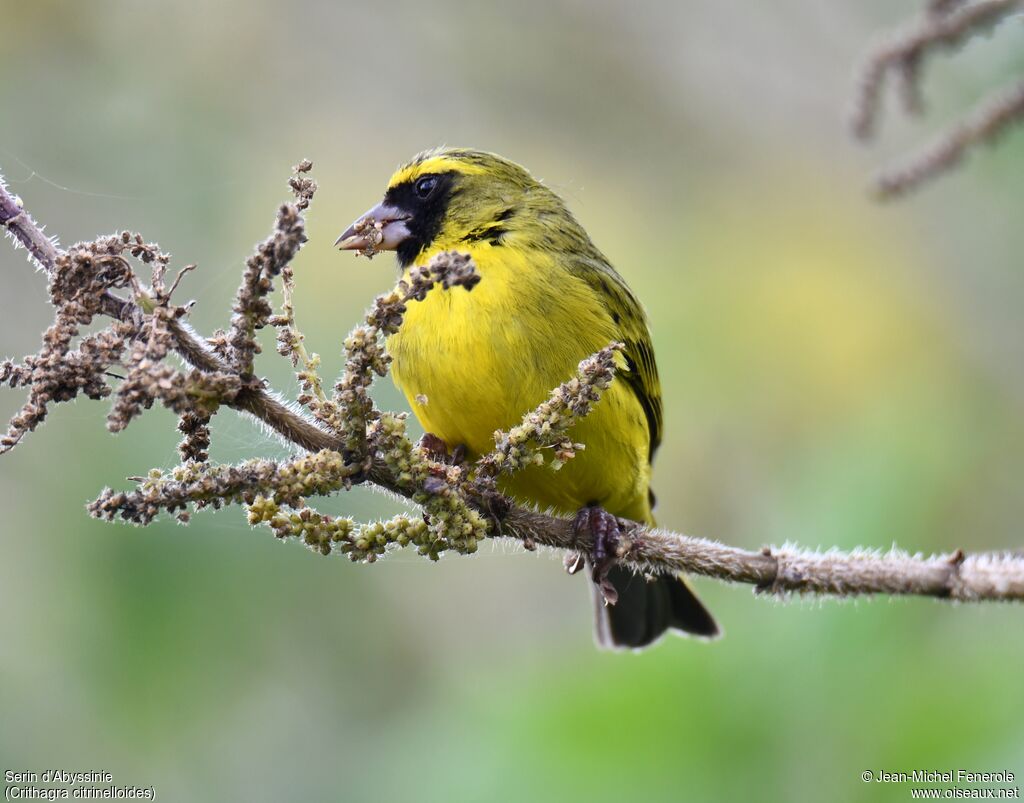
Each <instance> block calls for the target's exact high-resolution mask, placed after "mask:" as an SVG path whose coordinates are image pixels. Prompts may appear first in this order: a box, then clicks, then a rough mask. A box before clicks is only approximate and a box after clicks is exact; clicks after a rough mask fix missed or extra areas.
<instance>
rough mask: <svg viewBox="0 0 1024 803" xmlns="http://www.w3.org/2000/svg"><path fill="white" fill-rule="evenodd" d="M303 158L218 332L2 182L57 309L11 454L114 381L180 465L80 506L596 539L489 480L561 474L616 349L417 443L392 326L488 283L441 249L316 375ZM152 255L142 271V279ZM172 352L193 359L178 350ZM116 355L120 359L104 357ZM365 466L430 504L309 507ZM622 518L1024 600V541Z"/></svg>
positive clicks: (647, 551)
mask: <svg viewBox="0 0 1024 803" xmlns="http://www.w3.org/2000/svg"><path fill="white" fill-rule="evenodd" d="M933 5H938V3H935V4H933ZM944 5H947V6H948V5H952V4H951V3H949V1H948V0H947V2H946V3H945V4H944ZM979 125H981V124H979ZM310 168H311V165H310V164H309V163H308V162H303V163H301V164H300V165H299V166H298V167H297V168H296V171H295V173H294V175H293V177H292V180H291V182H290V185H291V187H292V190H293V192H294V193H295V200H294V202H292V203H288V204H285V205H283V206H282V207H281V208H280V210H279V212H278V217H277V223H276V226H275V231H274V233H273V234H272V235H271V237H270V238H269V239H268V240H266V241H265V242H264V243H263V244H261V245H260V246H259V247H258V249H257V252H256V254H255V255H254V256H253V257H251V258H250V260H249V261H248V262H247V263H246V266H245V271H244V274H243V275H244V278H243V281H242V285H241V288H240V290H239V293H238V296H237V298H236V300H235V304H234V307H233V313H234V315H233V317H232V320H231V324H230V331H229V332H220V333H218V334H215V335H214V336H213V337H211V338H208V339H206V338H202V337H200V336H198V335H197V334H195V333H194V332H193V331H192V330H191V329H190V328H189V327H188V326H187V325H186V324H185V319H186V318H187V316H188V313H189V310H190V306H180V305H177V304H175V303H174V302H173V300H172V296H173V294H174V290H175V288H176V287H177V286H178V283H179V281H180V279H181V278H182V276H183V275H184V273H187V272H188V271H189V270H191V268H192V266H188V267H187V268H186V269H184V271H182V272H180V273H179V274H178V277H177V278H176V279H175V280H174V281H173V282H172V283H171V284H170V286H168V285H167V282H166V281H165V276H166V274H167V269H168V265H169V260H170V258H169V256H168V255H167V254H165V253H164V252H162V251H161V250H160V249H159V248H157V247H156V246H155V245H152V244H149V243H146V242H145V241H144V240H143V238H142V237H141V236H139V235H132V234H129V233H127V232H125V233H123V234H121V235H118V236H114V237H101V238H99V239H97V240H95V241H94V242H91V243H79V244H77V245H75V246H72V247H71V248H69V249H68V250H66V251H62V250H60V249H58V248H57V247H56V246H55V245H54V244H53V242H52V241H51V240H50V239H49V238H47V237H45V236H44V235H43V234H42V232H41V230H40V229H39V227H38V226H37V225H36V224H35V222H34V221H33V220H32V218H31V217H30V216H29V215H28V214H27V213H26V212H25V210H24V209H23V207H22V205H21V203H20V202H19V201H18V200H17V199H15V198H14V196H13V195H11V194H10V193H9V192H7V190H6V187H4V186H3V185H2V184H0V223H2V224H3V226H4V227H5V229H6V230H7V231H8V232H9V233H10V234H11V235H12V236H13V237H14V238H15V239H16V240H17V241H18V243H20V244H23V245H25V246H26V247H27V248H29V251H30V253H31V255H32V257H33V258H34V259H35V261H36V262H37V263H38V264H39V266H40V267H42V268H43V269H44V270H45V271H46V272H47V274H48V277H49V288H50V300H51V304H52V305H53V307H54V310H55V321H54V324H53V326H51V327H50V328H49V329H48V330H47V331H46V333H45V334H44V338H43V344H42V346H41V348H40V350H39V352H38V353H37V354H35V355H31V356H29V357H26V358H25V359H24V360H22V361H21V362H14V361H11V360H8V361H6V362H3V363H2V364H0V383H6V384H9V385H11V386H12V387H22V388H26V389H27V390H28V401H27V403H26V404H25V406H24V408H23V409H22V410H21V412H20V413H19V414H18V415H16V416H15V418H14V420H13V421H12V422H11V425H10V430H9V432H8V434H7V436H6V437H5V438H4V440H3V442H2V444H0V451H6V450H10V449H12V448H13V447H14V446H15V445H17V444H18V443H19V442H20V441H21V439H22V438H23V437H24V435H25V434H26V433H27V432H29V431H31V430H32V429H33V428H35V427H36V426H38V425H39V424H41V423H42V421H43V419H44V418H45V416H46V415H47V413H48V411H49V409H50V407H52V406H53V405H54V404H58V403H60V402H64V401H69V400H71V399H73V398H75V396H77V395H79V394H85V395H87V396H89V397H91V398H104V397H106V396H113V397H114V404H113V407H112V410H111V413H110V416H109V419H108V426H109V428H110V430H111V431H112V432H118V431H120V430H122V429H124V428H125V427H126V426H127V425H128V424H129V423H130V422H131V420H133V419H134V418H135V417H136V416H138V415H140V414H142V413H143V412H144V411H145V410H146V409H148V408H149V407H151V406H152V405H154V404H155V403H157V402H159V403H161V404H163V405H165V406H167V407H169V408H171V409H172V410H174V411H175V412H177V413H178V414H179V416H180V418H179V424H178V429H179V431H180V432H181V433H182V434H183V435H184V441H183V442H182V444H181V446H180V451H181V455H182V464H181V465H180V466H177V467H175V468H173V469H171V470H168V471H162V470H156V469H154V470H152V471H150V472H149V473H148V474H147V475H146V476H145V477H141V478H135V480H136V483H137V484H136V487H135V488H134V489H133V490H128V491H115V490H111V489H109V488H108V489H104V490H103V491H102V493H101V494H100V495H99V497H98V498H97V499H96V500H95V501H94V502H93V503H91V504H90V506H89V511H90V513H92V515H94V516H96V517H99V518H103V519H107V520H114V519H120V520H124V521H128V522H131V523H134V524H142V525H144V524H148V523H150V522H152V521H153V520H154V519H155V518H157V517H158V516H160V515H170V516H173V517H175V518H176V519H177V520H178V521H180V522H181V523H187V522H188V521H189V519H190V516H191V513H192V511H194V510H198V509H202V508H207V507H212V508H219V507H222V506H226V505H243V506H245V508H246V511H247V514H248V520H249V522H250V524H252V525H254V526H255V525H265V526H266V527H267V528H269V529H270V530H271V532H273V534H274V535H275V536H277V537H278V538H282V539H285V538H296V539H299V540H301V541H302V542H303V543H304V544H306V546H308V547H309V548H310V549H312V550H314V551H316V552H318V553H320V554H323V555H331V554H338V555H345V556H347V557H348V558H349V559H351V560H356V561H362V562H367V563H370V562H373V561H375V560H376V559H377V558H379V557H380V556H382V555H384V554H386V553H387V552H388V551H389V550H390V549H395V548H402V547H406V546H413V547H415V548H416V550H417V551H418V552H419V553H420V554H421V555H423V556H425V557H427V558H430V559H433V560H436V559H437V558H438V557H440V555H442V554H444V553H445V552H455V553H459V554H471V553H473V552H475V551H476V549H477V546H478V544H479V542H480V541H481V540H482V539H485V538H489V537H508V538H515V539H518V540H519V541H521V542H522V543H523V544H525V545H527V546H528V547H529V546H532V545H534V544H540V545H545V546H549V547H553V548H558V549H566V550H572V551H574V552H575V551H582V552H590V551H591V550H592V549H593V547H594V544H593V540H592V539H593V536H592V535H590V534H588V533H586V532H579V531H577V528H575V527H573V524H572V521H571V520H569V519H564V518H560V517H557V516H551V515H548V514H545V513H541V512H537V511H534V510H531V509H529V508H525V507H522V506H519V505H516V504H514V502H513V501H512V500H511V499H509V498H507V497H505V496H503V495H502V494H501V492H500V486H499V482H498V480H499V479H500V477H501V476H503V475H506V474H511V473H514V472H516V471H520V470H523V469H524V468H525V467H528V466H544V467H546V468H547V469H550V470H552V471H556V470H558V469H559V468H560V467H561V465H562V464H563V463H564V462H566V461H568V460H571V459H573V458H574V456H575V455H576V452H577V451H578V450H579V449H580V448H581V445H580V444H577V443H574V442H573V440H572V437H571V435H572V427H573V426H574V425H575V424H576V423H577V422H578V421H579V420H580V419H582V418H583V417H585V416H586V415H588V414H589V412H590V410H591V409H592V407H593V406H594V405H595V404H596V403H597V402H598V400H599V399H600V398H601V395H602V393H603V392H604V391H605V390H607V389H608V387H609V386H610V384H611V383H612V381H613V379H614V376H615V371H616V369H617V365H618V361H619V360H620V359H621V358H620V349H621V347H620V346H619V345H618V344H615V343H613V344H609V346H607V347H606V348H604V349H602V350H601V351H599V352H598V353H596V354H594V355H592V356H590V357H588V358H587V359H585V360H583V361H582V362H581V363H580V364H579V367H578V369H577V372H576V375H575V376H573V377H567V378H566V382H564V383H563V384H562V385H560V386H559V387H558V388H555V389H554V390H553V391H552V393H551V395H550V397H549V398H548V399H547V400H546V401H545V402H543V403H542V404H541V405H539V406H538V407H537V409H535V410H532V411H530V412H528V413H527V414H526V415H525V416H524V418H523V420H522V422H521V423H520V424H519V425H517V426H516V427H513V428H512V429H510V430H509V431H508V432H498V433H495V448H494V450H493V451H492V452H491V453H490V454H488V455H485V456H483V457H481V458H480V459H479V460H477V461H476V462H474V463H466V462H463V461H462V460H461V459H459V458H458V456H457V455H456V454H449V450H448V447H447V444H444V443H443V442H441V441H440V440H439V439H437V438H432V439H431V438H425V439H424V440H423V441H421V442H420V443H418V444H414V443H413V442H412V441H411V440H410V439H409V438H408V436H407V434H406V428H405V414H402V413H391V412H383V411H381V410H378V409H377V407H376V406H375V405H374V403H373V400H372V398H371V397H370V395H369V390H370V387H371V385H372V383H373V382H374V380H375V379H376V378H377V377H380V376H384V375H385V374H386V373H387V372H388V368H389V364H390V358H389V357H388V354H387V352H386V350H385V348H384V338H385V337H386V336H388V335H390V334H393V333H395V332H396V331H398V329H399V327H401V325H402V321H403V318H404V315H405V312H406V309H407V306H408V304H410V303H412V302H415V301H421V300H423V299H424V298H425V297H426V295H427V294H428V293H439V292H453V293H454V292H470V291H471V290H472V289H473V287H474V286H475V285H476V284H477V282H479V281H481V279H482V277H481V276H480V275H478V274H477V273H476V269H475V265H474V264H473V262H472V260H471V259H469V258H468V257H467V256H465V255H462V254H456V253H450V252H449V253H443V254H440V255H438V256H436V257H435V258H434V259H433V260H431V261H430V262H429V263H428V264H426V265H423V266H420V267H416V268H414V269H413V270H412V271H410V273H409V274H408V276H407V280H405V281H402V282H400V283H399V284H398V286H397V287H396V288H395V289H394V290H392V291H391V292H388V293H385V294H383V295H381V296H379V297H378V298H377V299H376V301H375V302H374V304H373V306H372V307H371V308H370V310H369V312H368V313H367V315H366V319H365V321H364V322H363V323H362V324H361V325H359V326H357V327H356V328H355V329H354V330H353V331H352V333H351V334H350V335H349V337H348V338H347V339H346V341H345V346H344V348H345V369H344V372H343V374H342V376H341V377H340V378H339V380H338V381H337V382H336V383H335V384H334V392H333V393H332V394H331V395H330V396H328V394H327V393H326V392H325V391H324V388H325V387H327V383H325V382H324V380H323V379H322V378H321V377H320V376H319V374H318V372H317V369H318V364H319V360H318V358H317V357H316V355H315V354H312V355H311V354H309V353H308V352H307V351H306V349H305V346H304V337H303V335H302V333H301V332H300V331H299V330H298V327H297V324H296V316H295V310H294V305H293V302H292V295H291V291H292V283H293V274H292V271H291V262H292V260H293V259H294V258H295V256H296V254H297V253H298V251H299V249H300V248H301V246H302V244H303V243H304V242H305V224H304V220H303V215H304V212H305V210H306V208H307V206H308V205H309V202H310V199H311V198H312V194H313V191H314V189H315V184H314V183H313V181H312V180H311V179H309V178H308V176H307V175H306V174H307V173H308V171H309V169H310ZM141 266H146V267H147V268H148V271H149V274H150V275H149V277H148V279H147V280H146V281H145V282H144V281H143V280H142V279H141V278H140V276H139V272H138V271H139V268H140V267H141ZM277 276H281V277H282V284H283V296H284V298H283V303H282V307H281V310H280V311H279V312H278V313H277V314H273V309H272V306H271V303H270V295H271V292H272V290H273V280H274V279H275V278H276V277H277ZM100 315H105V316H108V317H110V318H112V319H113V321H112V322H111V324H110V325H109V326H108V327H107V328H106V329H103V330H101V331H100V332H98V333H95V334H89V335H84V336H83V335H81V334H80V329H81V327H83V326H85V325H86V324H89V323H91V322H92V321H93V320H94V319H95V318H96V317H97V316H100ZM266 325H273V326H276V327H278V329H279V334H278V343H279V349H278V350H279V352H280V353H281V354H282V355H284V356H286V357H288V358H289V359H290V360H291V362H292V365H293V367H294V368H295V369H296V372H297V376H298V378H299V381H300V383H301V387H302V393H301V394H300V396H299V398H298V400H297V401H298V403H299V404H298V405H297V406H296V407H294V408H292V407H289V406H288V405H286V404H285V403H283V402H281V401H280V400H279V397H278V395H277V394H275V393H273V392H272V391H271V390H270V389H269V388H268V387H267V384H266V381H265V380H263V379H261V378H259V377H258V376H256V375H255V362H254V358H255V356H256V354H257V353H258V351H259V350H258V348H257V347H256V341H255V333H256V331H257V330H258V329H259V328H261V327H263V326H266ZM172 352H177V353H178V354H179V355H181V356H182V357H183V358H184V359H185V360H186V362H187V363H188V364H189V365H190V368H186V369H183V368H181V367H179V366H178V365H177V364H174V363H172V362H171V361H170V360H169V359H168V357H169V355H170V354H171V353H172ZM113 366H118V367H119V368H120V369H121V371H122V372H123V373H124V374H125V376H124V377H123V378H121V377H120V376H118V375H116V374H115V373H114V372H112V371H110V370H109V369H110V368H111V367H113ZM221 407H231V408H234V409H236V410H241V411H243V412H246V413H249V414H251V415H253V416H255V417H256V418H258V419H259V420H261V421H263V422H264V423H266V424H267V425H268V426H270V427H271V428H272V429H274V430H275V431H277V432H278V433H279V434H280V435H281V436H282V437H284V438H285V439H287V440H288V441H290V442H291V443H292V444H294V445H295V446H296V447H297V449H298V450H301V451H304V452H306V454H300V455H297V456H294V457H292V458H290V459H287V460H279V461H272V460H264V459H251V460H247V461H244V462H242V463H239V464H237V465H218V464H211V463H210V462H209V460H208V449H209V445H210V439H211V433H210V427H209V424H210V418H211V416H212V415H213V414H214V413H215V412H216V411H217V410H218V409H219V408H221ZM303 410H304V411H305V412H300V411H303ZM358 483H372V484H374V485H376V486H378V487H380V488H383V489H385V490H387V491H389V492H391V493H394V494H398V495H400V496H402V497H404V498H406V499H408V500H410V501H411V502H412V503H414V504H416V505H417V506H419V508H420V509H421V510H422V515H409V514H403V515H399V516H396V517H394V518H392V519H391V520H389V521H386V522H367V523H363V524H359V523H356V522H354V521H352V520H351V519H349V518H344V517H336V516H330V515H326V514H324V513H321V512H319V511H318V510H316V509H315V508H313V507H312V506H310V505H309V499H310V498H313V497H317V496H320V497H323V496H327V495H330V494H335V493H341V492H344V491H346V490H348V489H349V488H351V487H352V486H353V485H354V484H358ZM619 524H620V527H621V530H622V533H623V535H622V537H621V538H620V539H619V542H618V546H617V554H616V558H617V560H619V561H620V562H621V563H622V564H624V565H626V566H628V567H630V568H632V569H633V570H634V571H636V572H638V573H640V574H643V575H645V576H651V575H655V574H659V573H663V572H673V571H685V572H690V573H693V574H699V575H704V576H706V577H713V578H717V579H720V580H725V581H729V582H737V583H746V584H750V585H753V586H754V587H755V589H756V590H758V591H760V592H765V593H771V594H776V595H787V594H792V593H796V594H816V595H828V596H851V595H861V594H916V595H925V596H933V597H938V598H942V599H951V600H962V601H978V600H1018V601H1019V600H1024V555H1022V554H1017V553H989V554H979V555H973V556H966V557H965V556H964V554H963V553H962V552H959V551H958V552H955V553H953V554H951V555H939V556H933V557H928V558H926V557H923V556H921V555H909V554H907V553H903V552H898V551H895V550H893V551H891V552H889V553H886V554H881V553H877V552H872V551H865V550H857V551H854V552H849V553H841V552H837V551H828V552H824V553H820V552H812V551H806V550H801V549H798V548H794V547H789V546H786V547H782V548H776V547H770V548H769V547H766V548H765V549H763V550H761V551H760V552H751V551H747V550H743V549H738V548H735V547H730V546H725V545H723V544H720V543H717V542H715V541H709V540H706V539H702V538H692V537H688V536H685V535H680V534H677V533H671V532H667V531H665V530H659V529H656V528H652V527H648V526H645V525H641V524H638V523H636V522H630V521H620V522H619Z"/></svg>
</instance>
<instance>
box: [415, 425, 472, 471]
mask: <svg viewBox="0 0 1024 803" xmlns="http://www.w3.org/2000/svg"><path fill="white" fill-rule="evenodd" d="M419 447H420V448H421V449H422V450H423V451H424V452H426V453H427V457H429V458H430V459H431V460H433V461H435V462H437V463H445V464H447V465H449V466H459V465H462V464H463V463H465V462H466V446H465V444H462V443H460V444H458V445H457V446H456V447H455V448H454V449H450V448H449V447H448V444H447V443H446V442H445V441H444V440H443V439H442V438H439V437H438V436H437V435H435V434H434V433H432V432H427V433H425V434H424V435H423V437H422V438H420V442H419Z"/></svg>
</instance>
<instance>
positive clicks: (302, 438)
mask: <svg viewBox="0 0 1024 803" xmlns="http://www.w3.org/2000/svg"><path fill="white" fill-rule="evenodd" d="M0 223H2V224H3V225H4V227H5V228H6V229H7V230H8V231H9V232H10V233H11V234H12V235H13V236H14V238H15V239H16V240H17V241H18V242H19V243H20V244H22V245H24V246H25V247H26V248H28V250H29V252H30V253H31V255H32V257H33V259H34V260H35V261H36V263H37V264H38V265H39V266H40V267H41V268H42V269H44V270H46V271H47V273H48V274H52V273H53V272H54V270H55V267H56V262H57V259H58V258H59V257H60V255H61V252H60V251H59V250H58V249H57V247H56V246H55V245H54V244H53V242H52V241H51V240H50V239H49V238H47V237H46V236H45V235H44V234H43V233H42V231H41V230H40V229H39V227H38V226H37V225H36V223H35V222H34V221H33V220H32V218H31V217H30V216H29V215H28V213H26V212H25V211H24V209H23V208H22V206H21V203H20V202H19V201H18V200H17V199H15V198H14V197H13V196H12V195H11V194H10V193H9V192H8V191H7V190H6V188H5V187H4V186H3V185H2V183H0ZM106 299H109V300H106ZM102 311H103V312H104V314H106V315H109V316H111V317H114V318H118V319H120V320H131V319H134V318H136V317H138V316H141V315H142V310H140V309H139V308H138V307H137V306H136V305H135V304H134V303H132V302H130V301H126V300H123V299H119V298H117V297H115V296H113V295H110V294H108V295H107V296H106V297H105V300H104V302H103V308H102ZM168 329H169V331H170V332H171V334H172V335H173V339H174V347H175V349H176V350H177V351H178V352H179V353H180V354H181V356H182V357H183V358H184V359H185V360H186V361H187V362H188V363H190V364H191V365H192V366H193V367H195V368H197V369H199V370H201V371H204V372H209V373H230V372H231V369H230V367H229V366H227V365H226V364H225V362H224V361H223V360H222V359H221V358H220V357H219V356H218V355H217V354H215V353H214V352H213V350H212V349H211V348H210V347H209V346H208V345H207V344H206V343H205V342H204V341H203V340H202V338H200V337H198V336H197V335H195V333H193V332H192V331H191V329H189V328H188V327H187V326H185V325H184V324H182V323H181V322H180V321H178V320H177V319H175V320H173V321H171V322H170V323H169V324H168ZM227 403H228V404H229V405H230V406H232V407H234V408H236V409H239V410H242V411H244V412H247V413H250V414H252V415H253V416H255V417H256V418H258V419H260V420H261V421H263V422H264V423H266V424H267V425H268V426H270V427H271V428H273V429H274V430H275V431H277V432H278V433H279V434H281V435H282V436H283V437H285V438H286V439H288V440H289V441H291V442H292V443H294V444H295V445H297V446H299V447H300V448H302V449H305V450H307V451H310V452H322V451H324V450H328V451H330V452H333V453H337V452H340V451H342V444H341V442H340V440H339V439H338V438H336V437H334V436H332V435H330V434H328V433H327V432H325V431H324V430H323V429H321V428H320V427H318V426H317V425H316V424H314V423H313V422H311V421H310V420H309V419H307V418H305V417H303V416H302V415H300V414H298V413H296V412H295V411H294V410H292V409H290V408H289V407H287V406H286V405H284V404H283V403H281V402H280V401H278V400H277V399H276V398H275V397H274V396H273V395H272V394H271V393H270V392H268V391H267V390H266V389H264V388H263V387H257V386H255V385H251V386H247V387H245V388H243V389H242V390H240V391H239V392H238V393H237V394H236V395H235V396H234V397H233V398H232V399H231V400H230V401H228V402H227ZM367 479H368V480H369V481H370V482H373V483H375V484H377V485H379V486H381V487H382V488H384V489H387V490H389V491H391V492H393V493H397V494H400V495H403V496H405V497H409V496H410V495H411V493H410V491H409V490H408V486H407V484H404V483H402V482H400V481H399V479H398V478H397V477H396V476H394V475H393V474H392V473H391V471H390V470H389V469H388V468H387V467H385V466H382V465H379V464H377V463H374V464H373V465H372V466H371V468H370V471H369V472H368V475H367ZM242 496H244V494H243V495H242ZM228 501H230V500H228ZM474 502H475V503H479V504H480V505H481V507H482V509H486V510H488V511H489V512H491V513H492V514H493V515H494V516H495V519H496V521H497V525H496V526H497V528H498V530H499V533H500V535H502V536H507V537H511V538H516V539H519V540H520V541H523V542H524V543H526V544H533V543H536V544H543V545H545V546H549V547H554V548H558V549H568V550H576V551H584V552H589V551H590V550H591V548H592V546H593V544H592V543H591V541H590V536H589V535H587V534H585V533H577V532H576V531H575V530H574V528H573V526H572V522H571V521H570V520H568V519H563V518H559V517H556V516H551V515H547V514H544V513H538V512H535V511H532V510H529V509H527V508H523V507H517V506H510V507H509V508H508V509H507V510H502V509H500V508H499V510H500V512H496V511H495V507H494V506H493V505H492V504H490V503H491V502H493V500H491V499H476V500H474ZM622 524H623V527H624V531H625V533H626V536H625V537H624V538H623V539H622V541H621V543H620V545H619V558H620V560H621V561H622V562H623V563H624V564H625V565H627V566H629V567H631V568H633V569H635V570H636V571H638V572H642V573H660V572H671V571H685V572H689V573H691V574H698V575H704V576H707V577H713V578H716V579H720V580H726V581H730V582H736V583H745V584H749V585H753V586H755V588H756V589H757V590H759V591H764V592H770V593H777V594H784V593H788V592H796V593H801V594H802V593H809V594H819V595H832V596H848V595H857V594H876V593H878V594H915V595H923V596H932V597H939V598H944V599H953V600H962V601H976V600H1018V601H1020V600H1024V554H1019V553H999V554H979V555H975V556H971V557H965V556H964V555H963V553H962V552H959V551H958V552H956V553H954V554H952V555H943V556H934V557H930V558H924V557H921V556H913V555H908V554H906V553H901V552H897V551H892V552H889V553H887V554H878V553H874V552H865V551H855V552H852V553H840V552H833V551H830V552H826V553H818V552H805V551H801V550H798V549H793V548H782V549H768V548H765V549H764V550H762V551H761V552H749V551H746V550H742V549H737V548H735V547H729V546H725V545H723V544H719V543H717V542H714V541H709V540H706V539H701V538H692V537H688V536H684V535H679V534H676V533H671V532H667V531H665V530H658V529H652V528H647V527H644V526H642V525H638V524H636V523H634V522H622ZM410 526H411V525H410Z"/></svg>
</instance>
